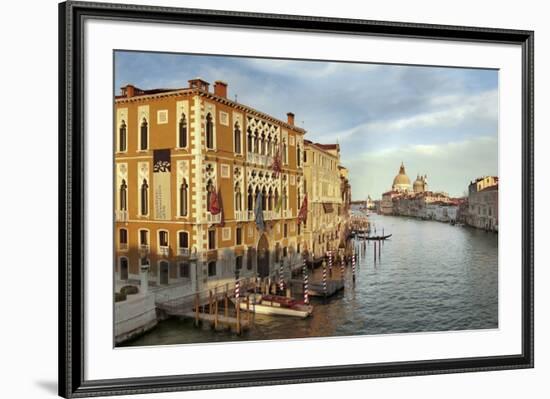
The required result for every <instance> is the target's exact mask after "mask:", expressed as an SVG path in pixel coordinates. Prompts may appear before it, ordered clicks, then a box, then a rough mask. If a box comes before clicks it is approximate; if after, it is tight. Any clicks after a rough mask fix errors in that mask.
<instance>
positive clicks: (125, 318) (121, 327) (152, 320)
mask: <svg viewBox="0 0 550 399" xmlns="http://www.w3.org/2000/svg"><path fill="white" fill-rule="evenodd" d="M157 323H158V321H157V311H156V305H155V295H154V294H153V293H151V292H148V293H138V294H134V295H128V296H127V298H126V300H125V301H121V302H115V344H120V343H122V342H125V341H128V340H130V339H133V338H136V337H138V336H139V335H141V334H144V333H145V332H147V331H149V330H151V329H152V328H154V327H155V326H156V325H157Z"/></svg>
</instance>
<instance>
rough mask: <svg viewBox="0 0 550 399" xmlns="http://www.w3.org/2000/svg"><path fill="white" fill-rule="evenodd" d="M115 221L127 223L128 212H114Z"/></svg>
mask: <svg viewBox="0 0 550 399" xmlns="http://www.w3.org/2000/svg"><path fill="white" fill-rule="evenodd" d="M115 217H116V221H117V222H127V221H128V211H116V216H115Z"/></svg>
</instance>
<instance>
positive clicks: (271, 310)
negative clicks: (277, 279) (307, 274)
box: [232, 294, 313, 318]
mask: <svg viewBox="0 0 550 399" xmlns="http://www.w3.org/2000/svg"><path fill="white" fill-rule="evenodd" d="M232 300H233V301H234V298H232ZM240 308H241V310H249V311H250V312H254V313H258V314H266V315H280V316H294V317H302V318H304V317H308V316H310V315H311V313H312V312H313V306H311V305H307V304H305V303H303V302H302V301H297V300H296V299H293V298H287V297H284V296H280V295H262V294H256V295H251V296H250V302H249V303H248V304H247V303H246V302H245V301H241V302H240Z"/></svg>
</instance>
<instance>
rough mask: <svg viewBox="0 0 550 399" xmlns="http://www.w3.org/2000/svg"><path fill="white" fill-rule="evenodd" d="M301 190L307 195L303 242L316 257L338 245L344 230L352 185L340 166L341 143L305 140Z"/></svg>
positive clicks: (343, 168) (336, 247)
mask: <svg viewBox="0 0 550 399" xmlns="http://www.w3.org/2000/svg"><path fill="white" fill-rule="evenodd" d="M304 149H305V153H304V189H305V192H306V193H307V198H308V213H307V221H306V223H305V226H304V232H303V234H304V237H303V238H304V242H305V245H306V247H307V250H308V251H309V253H310V254H313V255H314V256H315V257H316V258H317V259H319V258H320V257H322V256H323V255H324V254H325V253H326V252H327V251H329V250H336V249H338V248H339V247H340V244H341V241H342V239H343V236H344V235H345V232H346V227H347V221H348V215H349V205H350V202H351V186H350V184H349V179H348V170H347V169H346V168H345V167H343V166H342V165H340V146H339V145H338V144H320V143H314V142H311V141H309V140H305V141H304Z"/></svg>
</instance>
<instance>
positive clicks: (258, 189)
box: [254, 187, 260, 206]
mask: <svg viewBox="0 0 550 399" xmlns="http://www.w3.org/2000/svg"><path fill="white" fill-rule="evenodd" d="M259 192H260V188H259V187H256V191H254V206H256V201H257V200H258V193H259Z"/></svg>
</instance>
